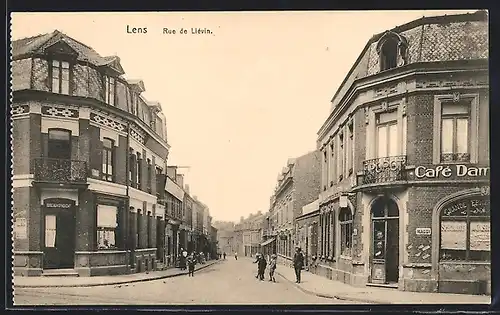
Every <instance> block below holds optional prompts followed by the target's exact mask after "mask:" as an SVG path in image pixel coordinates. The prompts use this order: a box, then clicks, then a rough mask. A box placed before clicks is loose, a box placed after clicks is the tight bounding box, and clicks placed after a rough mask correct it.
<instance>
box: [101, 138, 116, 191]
mask: <svg viewBox="0 0 500 315" xmlns="http://www.w3.org/2000/svg"><path fill="white" fill-rule="evenodd" d="M114 148H115V142H114V141H113V140H111V139H108V138H104V139H103V140H102V172H101V175H102V179H103V180H105V181H108V182H112V181H113V178H114V176H113V165H114Z"/></svg>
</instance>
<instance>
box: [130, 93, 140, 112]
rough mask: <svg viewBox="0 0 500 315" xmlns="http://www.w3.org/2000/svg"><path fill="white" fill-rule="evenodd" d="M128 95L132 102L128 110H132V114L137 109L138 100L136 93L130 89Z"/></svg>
mask: <svg viewBox="0 0 500 315" xmlns="http://www.w3.org/2000/svg"><path fill="white" fill-rule="evenodd" d="M130 95H131V98H132V104H131V106H130V111H131V112H132V114H134V115H137V113H138V111H139V100H138V96H137V93H135V92H132V91H130Z"/></svg>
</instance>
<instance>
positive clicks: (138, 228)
mask: <svg viewBox="0 0 500 315" xmlns="http://www.w3.org/2000/svg"><path fill="white" fill-rule="evenodd" d="M141 221H142V214H141V209H137V220H136V230H135V231H136V235H137V239H136V242H137V243H136V248H142V247H141V233H140V231H141Z"/></svg>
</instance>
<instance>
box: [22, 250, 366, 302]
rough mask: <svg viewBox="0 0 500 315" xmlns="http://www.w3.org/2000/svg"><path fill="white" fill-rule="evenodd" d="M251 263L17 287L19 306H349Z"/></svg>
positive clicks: (229, 262)
mask: <svg viewBox="0 0 500 315" xmlns="http://www.w3.org/2000/svg"><path fill="white" fill-rule="evenodd" d="M255 274H256V265H255V264H252V262H251V260H249V259H245V258H240V259H239V260H237V261H236V260H235V259H234V257H228V259H227V260H225V261H222V262H220V263H218V264H215V265H213V266H210V267H208V268H206V269H203V270H200V271H199V272H198V273H195V276H194V277H192V278H190V277H188V276H187V275H182V276H179V277H173V278H167V279H161V280H153V281H146V282H139V283H131V284H122V285H112V286H99V287H73V288H71V287H64V288H63V287H59V288H56V287H54V288H18V289H15V293H14V295H15V296H14V303H15V305H113V304H118V305H126V304H129V305H145V304H150V305H151V304H155V305H162V304H163V305H165V304H346V303H347V304H351V303H358V302H350V301H342V300H335V299H327V298H320V297H316V296H313V295H310V294H307V293H304V292H302V291H301V290H299V289H298V288H296V287H295V286H294V285H293V284H291V283H290V282H289V281H287V280H285V279H283V278H282V277H279V276H277V277H276V281H277V282H276V283H272V282H269V281H268V279H267V277H266V280H265V281H258V280H257V279H255Z"/></svg>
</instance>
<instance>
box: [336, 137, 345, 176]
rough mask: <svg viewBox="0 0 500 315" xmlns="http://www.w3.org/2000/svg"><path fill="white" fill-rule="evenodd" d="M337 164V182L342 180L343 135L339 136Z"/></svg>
mask: <svg viewBox="0 0 500 315" xmlns="http://www.w3.org/2000/svg"><path fill="white" fill-rule="evenodd" d="M337 159H338V164H337V172H338V174H339V175H338V176H339V182H340V181H342V179H343V178H344V134H343V133H341V134H339V154H338V157H337Z"/></svg>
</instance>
